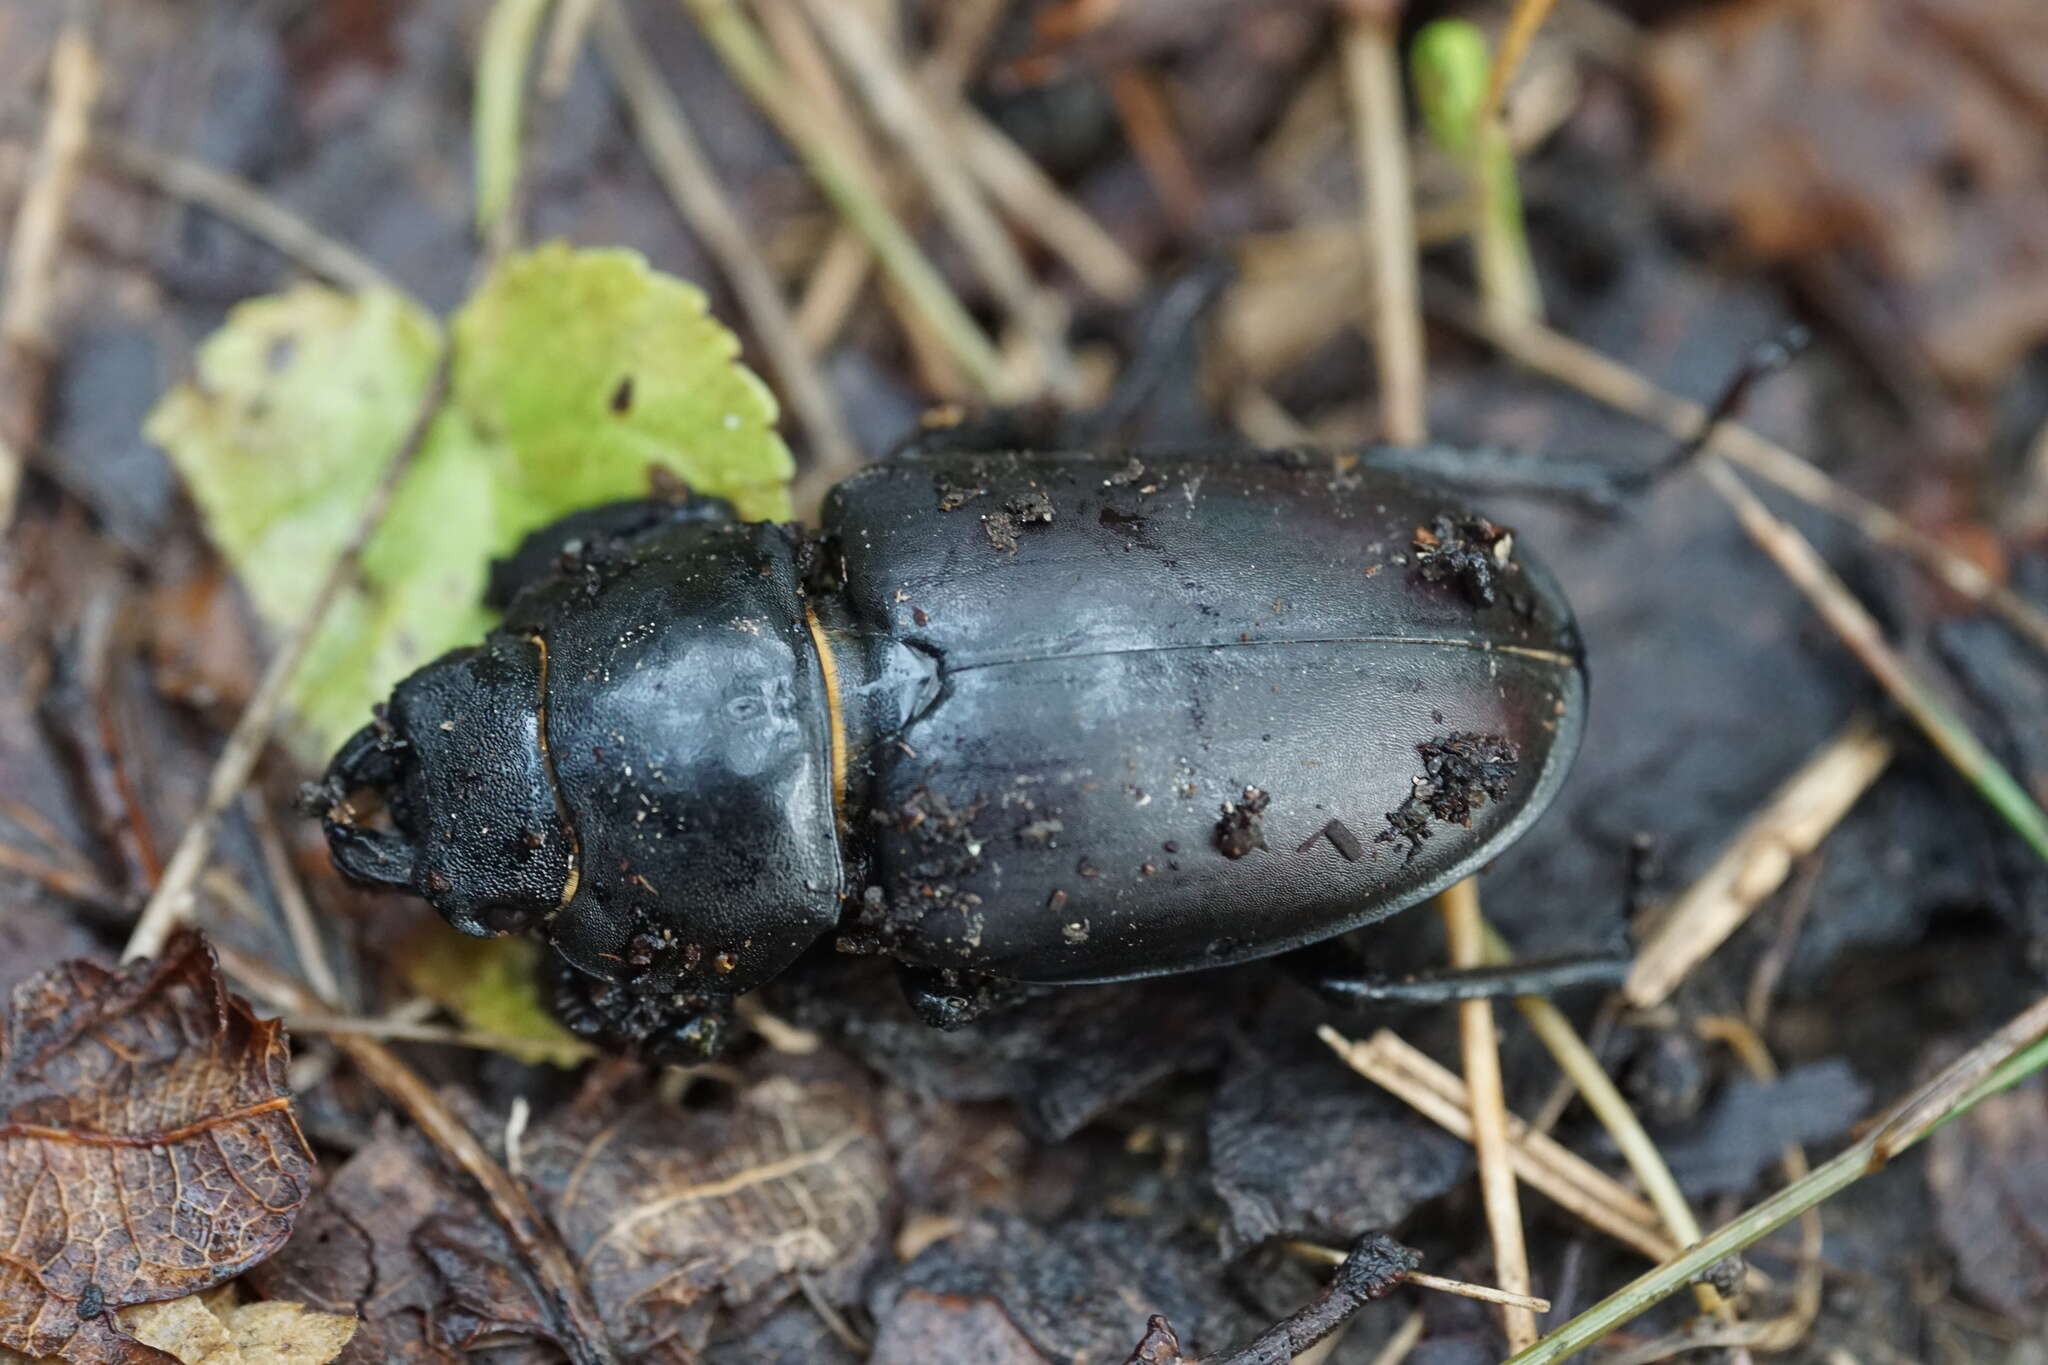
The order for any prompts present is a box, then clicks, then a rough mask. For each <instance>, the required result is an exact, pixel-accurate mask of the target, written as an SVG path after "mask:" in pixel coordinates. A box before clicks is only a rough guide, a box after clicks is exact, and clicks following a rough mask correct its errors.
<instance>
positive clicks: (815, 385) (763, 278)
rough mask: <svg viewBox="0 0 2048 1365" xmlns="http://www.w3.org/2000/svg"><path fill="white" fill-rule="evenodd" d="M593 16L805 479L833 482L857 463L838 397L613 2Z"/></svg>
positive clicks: (643, 139)
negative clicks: (776, 405) (745, 325)
mask: <svg viewBox="0 0 2048 1365" xmlns="http://www.w3.org/2000/svg"><path fill="white" fill-rule="evenodd" d="M595 22H596V25H597V30H596V32H597V45H598V50H599V52H600V53H601V54H602V55H603V57H604V60H605V63H606V65H607V66H608V67H609V68H610V70H611V73H612V79H613V81H614V82H615V83H616V84H617V85H618V89H619V95H620V97H621V98H622V99H624V100H625V102H626V107H627V108H628V109H629V110H630V111H631V112H632V115H633V124H634V127H635V128H636V129H637V130H638V132H639V134H640V145H641V147H642V149H643V150H645V151H646V153H647V159H648V160H649V161H650V162H652V163H653V165H654V172H655V175H656V177H657V178H659V179H660V181H661V184H662V188H663V189H664V190H665V191H667V193H668V197H669V200H670V202H672V203H673V204H674V205H675V206H676V209H677V211H678V212H679V213H681V214H682V216H683V218H684V220H685V221H686V222H688V223H689V225H690V230H691V231H692V232H694V233H696V234H697V237H698V240H700V241H702V242H703V243H704V246H705V249H706V250H708V251H709V252H710V253H711V254H712V256H714V257H715V258H716V259H717V261H718V264H719V268H720V269H721V270H723V271H724V272H725V276H726V279H727V280H729V281H730V282H731V284H732V288H733V294H734V295H735V297H737V298H738V300H739V304H740V308H741V310H742V311H743V312H744V313H745V314H746V316H747V321H748V322H749V323H751V324H752V326H753V329H754V334H755V335H756V336H757V337H759V338H760V342H761V348H762V350H763V351H765V352H766V353H767V357H768V366H769V369H770V370H771V371H772V372H773V374H774V376H775V378H776V380H777V381H778V382H779V383H780V385H781V388H782V392H783V393H784V394H785V395H786V396H787V397H788V399H789V405H790V407H791V408H792V409H794V410H795V413H796V417H797V420H798V421H799V422H800V423H802V425H803V428H804V431H805V432H806V433H807V434H808V435H809V436H810V439H811V461H810V464H809V466H808V468H807V469H806V471H805V477H806V479H807V480H811V481H822V485H823V486H824V487H829V486H830V485H831V484H833V483H837V482H838V481H839V480H840V479H843V478H845V477H846V476H847V475H848V474H851V473H852V472H853V471H854V470H856V469H858V468H860V466H861V463H862V461H861V454H860V448H859V446H857V445H856V444H855V443H854V439H853V435H852V433H851V432H850V431H849V430H848V428H847V425H846V417H845V414H844V413H842V412H841V411H840V408H839V401H838V399H837V398H836V397H834V396H833V393H832V391H831V389H830V387H829V386H828V385H827V384H826V383H825V381H824V379H823V377H822V376H820V375H819V373H818V368H817V365H816V363H815V359H814V356H813V355H812V353H811V351H810V349H809V348H808V347H807V346H805V345H804V343H803V341H802V340H801V339H799V337H798V335H797V330H796V322H795V319H794V318H793V317H792V316H791V315H790V311H789V305H788V303H787V301H786V300H785V299H784V298H783V296H782V289H781V286H780V285H778V284H777V283H776V281H775V276H774V273H773V272H772V271H770V270H769V268H768V265H767V263H766V262H765V261H763V260H762V259H761V253H760V251H759V250H758V248H757V247H756V246H755V244H754V238H753V236H752V234H750V233H749V232H748V231H747V229H746V227H745V225H744V224H743V223H742V222H741V221H740V217H739V215H738V214H737V213H736V212H734V210H733V208H732V205H731V204H730V203H729V202H728V201H727V199H726V196H725V191H724V189H723V187H722V186H721V185H720V184H719V182H718V176H717V173H716V172H715V171H714V170H713V169H712V166H711V162H710V159H709V158H708V157H706V156H705V155H704V151H703V148H702V147H701V146H700V145H699V143H698V141H697V138H696V135H695V133H693V132H692V131H691V128H690V125H689V123H688V122H687V120H686V119H685V118H684V115H683V111H682V108H681V106H680V105H678V104H677V103H676V100H675V98H674V96H673V95H672V94H671V93H670V92H669V89H668V85H667V82H665V81H664V80H663V79H662V76H661V73H660V71H658V70H657V69H656V68H655V65H654V62H653V61H652V60H651V59H650V58H649V57H648V55H647V50H646V48H645V47H644V46H642V44H641V43H640V41H639V38H638V37H637V36H636V35H635V34H634V33H633V30H632V27H631V24H630V22H629V21H628V20H627V18H626V16H625V14H624V12H623V11H621V10H620V8H619V7H618V6H617V5H616V4H609V3H607V4H602V5H601V6H600V7H599V12H598V14H597V16H596V19H595Z"/></svg>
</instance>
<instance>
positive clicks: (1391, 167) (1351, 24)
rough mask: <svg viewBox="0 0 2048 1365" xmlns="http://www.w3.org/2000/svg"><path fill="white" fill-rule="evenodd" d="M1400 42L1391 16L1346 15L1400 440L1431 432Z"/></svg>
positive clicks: (1362, 178) (1391, 410) (1377, 321)
mask: <svg viewBox="0 0 2048 1365" xmlns="http://www.w3.org/2000/svg"><path fill="white" fill-rule="evenodd" d="M1398 41H1399V34H1398V32H1397V30H1396V26H1395V21H1394V19H1393V17H1392V16H1391V15H1385V16H1383V15H1379V14H1375V13H1365V12H1360V13H1357V14H1354V15H1352V16H1350V17H1348V18H1346V19H1345V20H1344V21H1343V32H1342V36H1341V38H1340V42H1341V43H1342V44H1343V62H1344V77H1345V84H1346V88H1347V89H1348V91H1349V93H1350V100H1351V117H1352V125H1353V136H1354V140H1355V146H1356V152H1357V156H1358V171H1359V183H1360V186H1361V192H1362V193H1363V195H1364V197H1365V202H1364V205H1363V214H1364V223H1365V247H1366V256H1367V259H1369V260H1370V261H1371V262H1372V266H1373V310H1372V337H1373V359H1374V362H1375V364H1376V365H1377V366H1378V370H1379V400H1380V413H1381V418H1380V425H1381V430H1382V432H1383V434H1384V435H1385V437H1386V440H1387V441H1388V442H1389V443H1390V444H1392V445H1421V444H1422V442H1423V440H1424V437H1425V435H1426V433H1427V430H1428V400H1427V397H1426V395H1425V394H1424V392H1423V354H1422V310H1421V293H1422V291H1421V285H1420V283H1419V280H1418V277H1417V272H1416V263H1415V211H1414V204H1413V190H1412V188H1411V184H1410V179H1409V174H1408V130H1407V125H1406V122H1405V120H1404V119H1403V117H1402V108H1401V64H1400V56H1399V53H1398V51H1397V50H1396V44H1397V43H1398Z"/></svg>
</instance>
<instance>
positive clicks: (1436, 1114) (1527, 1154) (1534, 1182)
mask: <svg viewBox="0 0 2048 1365" xmlns="http://www.w3.org/2000/svg"><path fill="white" fill-rule="evenodd" d="M1316 1036H1317V1037H1319V1038H1321V1039H1322V1040H1323V1041H1324V1042H1325V1043H1327V1044H1328V1045H1329V1046H1330V1047H1331V1049H1332V1050H1334V1051H1335V1052H1336V1053H1337V1055H1338V1056H1339V1057H1341V1058H1342V1059H1343V1060H1344V1063H1345V1065H1347V1066H1349V1067H1350V1068H1351V1069H1352V1070H1353V1071H1356V1072H1357V1073H1358V1074H1359V1075H1361V1076H1363V1077H1365V1078H1366V1079H1367V1080H1369V1081H1371V1082H1372V1083H1373V1084H1374V1085H1377V1086H1379V1087H1380V1088H1381V1089H1383V1090H1385V1091H1387V1092H1388V1093H1389V1094H1391V1095H1394V1096H1396V1097H1397V1098H1399V1099H1400V1100H1401V1101H1403V1102H1404V1103H1406V1104H1407V1105H1408V1106H1409V1107H1410V1108H1412V1109H1414V1110H1415V1111H1416V1112H1417V1113H1418V1114H1421V1115H1422V1116H1423V1117H1424V1118H1426V1119H1428V1120H1429V1121H1430V1122H1432V1123H1434V1124H1436V1125H1437V1126H1438V1127H1440V1128H1442V1129H1443V1130H1444V1131H1445V1132H1447V1133H1450V1134H1452V1135H1453V1136H1455V1137H1458V1138H1461V1139H1463V1140H1464V1141H1466V1142H1470V1141H1471V1140H1472V1115H1471V1109H1470V1099H1469V1096H1468V1094H1467V1092H1466V1089H1465V1084H1464V1082H1463V1081H1462V1080H1460V1079H1459V1078H1458V1077H1457V1076H1456V1075H1455V1074H1453V1073H1452V1072H1449V1071H1446V1070H1445V1069H1444V1068H1443V1067H1441V1066H1439V1065H1437V1063H1436V1062H1434V1061H1433V1060H1431V1059H1430V1058H1429V1057H1427V1056H1425V1055H1423V1054H1422V1053H1420V1052H1418V1051H1416V1050H1415V1049H1414V1048H1413V1047H1410V1046H1409V1045H1408V1044H1407V1043H1405V1042H1403V1041H1402V1040H1401V1039H1400V1038H1398V1037H1397V1036H1395V1035H1394V1034H1393V1033H1392V1032H1390V1031H1388V1030H1386V1029H1381V1030H1379V1031H1378V1032H1377V1033H1375V1034H1374V1035H1373V1036H1372V1037H1371V1038H1369V1039H1363V1040H1360V1041H1356V1042H1354V1041H1352V1040H1350V1039H1347V1038H1345V1037H1344V1036H1343V1035H1342V1034H1340V1033H1338V1032H1337V1031H1336V1030H1335V1029H1333V1028H1331V1027H1329V1026H1328V1025H1327V1024H1326V1025H1324V1026H1323V1027H1321V1028H1319V1029H1317V1030H1316ZM1508 1134H1509V1137H1510V1138H1511V1139H1512V1144H1511V1146H1510V1148H1509V1152H1510V1155H1511V1157H1512V1159H1513V1161H1514V1165H1515V1174H1516V1175H1517V1176H1518V1177H1520V1178H1521V1180H1522V1181H1523V1183H1525V1184H1527V1185H1528V1186H1529V1187H1530V1188H1531V1189H1534V1190H1537V1191H1540V1192H1541V1193H1542V1194H1543V1195H1544V1196H1545V1197H1546V1198H1548V1199H1550V1200H1552V1201H1553V1202H1554V1203H1556V1204H1557V1205H1558V1206H1559V1207H1560V1208H1563V1209H1564V1210H1566V1211H1567V1212H1569V1213H1571V1214H1573V1215H1574V1216H1576V1217H1577V1218H1579V1219H1580V1220H1581V1221H1583V1222H1584V1223H1586V1224H1587V1226H1589V1227H1593V1228H1596V1229H1598V1230H1599V1231H1601V1232H1604V1233H1606V1234H1607V1235H1608V1236H1610V1237H1612V1238H1614V1239H1615V1240H1616V1241H1618V1242H1620V1243H1622V1244H1623V1245H1625V1246H1628V1247H1632V1248H1634V1249H1635V1250H1636V1251H1639V1252H1641V1253H1642V1254H1643V1255H1644V1256H1647V1257H1648V1258H1650V1259H1651V1260H1653V1261H1662V1260H1667V1259H1669V1258H1670V1257H1672V1256H1675V1255H1677V1254H1678V1252H1679V1250H1680V1248H1679V1246H1678V1244H1677V1243H1676V1242H1674V1241H1673V1240H1672V1239H1671V1238H1670V1237H1668V1236H1666V1235H1665V1233H1664V1232H1663V1231H1662V1230H1661V1229H1660V1228H1659V1227H1658V1226H1657V1211H1656V1210H1655V1209H1653V1208H1652V1207H1650V1205H1649V1204H1647V1203H1645V1202H1644V1201H1643V1199H1642V1198H1641V1197H1640V1196H1638V1195H1636V1194H1634V1193H1632V1192H1630V1191H1629V1190H1627V1189H1625V1188H1624V1187H1623V1186H1622V1185H1621V1184H1620V1183H1619V1182H1618V1181H1616V1180H1614V1179H1613V1178H1612V1177H1610V1176H1608V1175H1607V1174H1606V1173H1604V1172H1603V1171H1601V1170H1600V1169H1599V1168H1597V1167H1595V1166H1594V1165H1592V1164H1591V1163H1590V1162H1588V1161H1586V1160H1585V1159H1584V1158H1583V1157H1580V1156H1578V1155H1577V1154H1576V1153H1574V1152H1571V1151H1569V1150H1568V1149H1566V1148H1565V1147H1563V1146H1561V1145H1559V1144H1558V1143H1557V1142H1556V1141H1555V1140H1553V1139H1552V1138H1550V1137H1548V1136H1546V1135H1545V1134H1542V1133H1538V1132H1535V1131H1534V1130H1533V1129H1531V1128H1530V1127H1529V1126H1528V1125H1527V1124H1525V1123H1523V1122H1522V1121H1521V1120H1520V1119H1518V1118H1515V1117H1514V1116H1512V1115H1510V1116H1509V1120H1508Z"/></svg>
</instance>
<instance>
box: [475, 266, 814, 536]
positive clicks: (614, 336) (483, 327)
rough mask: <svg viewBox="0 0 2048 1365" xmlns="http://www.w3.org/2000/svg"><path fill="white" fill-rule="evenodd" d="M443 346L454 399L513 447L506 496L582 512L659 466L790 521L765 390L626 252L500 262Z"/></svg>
mask: <svg viewBox="0 0 2048 1365" xmlns="http://www.w3.org/2000/svg"><path fill="white" fill-rule="evenodd" d="M455 342H456V348H455V374H454V382H455V396H456V401H457V402H459V403H460V404H461V405H462V406H463V408H464V409H465V410H467V411H468V412H469V414H470V415H471V416H472V418H474V420H475V421H476V423H477V425H478V427H479V429H481V430H482V431H483V432H484V433H485V435H486V436H487V437H489V438H491V439H493V440H498V441H503V442H506V443H507V444H509V445H510V446H512V447H513V448H514V449H515V450H517V451H518V454H519V459H518V467H517V469H516V470H515V471H514V473H515V478H514V481H513V482H511V483H510V484H508V485H507V486H506V487H504V488H503V489H502V490H501V491H502V493H503V494H504V495H505V497H507V498H508V499H511V500H515V501H517V502H519V503H521V504H524V505H529V506H531V505H540V504H545V505H547V506H550V507H562V506H568V507H586V506H589V505H590V504H592V503H598V502H603V501H606V500H607V499H611V498H620V497H630V496H633V495H634V494H636V493H639V492H643V491H645V489H646V487H647V474H648V470H649V468H650V467H657V468H660V469H664V470H667V471H668V472H670V473H672V474H674V475H675V476H676V477H677V478H679V479H681V480H682V481H683V483H684V484H686V485H687V486H688V487H690V488H691V489H692V490H694V491H697V492H703V493H714V494H717V495H718V496H720V497H725V498H730V499H731V500H732V502H733V504H734V506H736V507H737V508H738V509H739V511H740V515H741V516H743V517H747V518H749V519H753V520H776V519H780V518H785V517H787V516H788V515H789V494H788V488H787V484H788V480H789V476H790V474H791V472H792V471H793V469H794V467H795V466H794V462H793V461H792V460H791V458H790V454H789V448H788V447H787V446H785V445H784V444H783V443H782V438H781V437H780V436H778V435H776V433H775V418H776V405H775V396H774V395H773V394H772V393H770V392H769V390H768V387H767V385H765V384H763V383H762V382H761V380H760V379H759V378H758V377H756V376H755V375H754V374H753V373H752V372H751V371H749V370H747V369H746V368H744V367H743V366H741V365H739V364H738V363H736V357H737V356H738V354H739V341H738V339H737V338H735V337H734V336H733V334H732V333H731V332H729V331H727V330H726V329H725V327H723V326H722V325H720V324H719V322H718V321H717V320H716V319H715V318H713V317H712V316H711V315H710V314H709V313H708V312H707V311H706V307H705V301H704V294H703V291H701V290H699V289H698V288H697V287H696V286H695V285H692V284H689V283H687V282H686V281H683V280H679V279H676V278H674V277H673V276H669V275H663V274H660V273H659V272H657V271H655V270H653V269H652V268H650V267H649V266H648V264H647V261H646V259H645V258H644V257H642V256H641V255H640V254H639V253H638V252H633V251H625V250H617V249H600V250H575V249H572V248H570V247H568V246H566V245H564V244H562V243H559V242H555V243H550V244H548V245H546V246H542V247H538V248H536V249H534V250H532V251H529V252H525V253H522V254H520V255H516V256H512V257H509V258H507V259H506V260H505V261H504V262H503V263H501V264H500V265H499V266H498V268H497V269H496V270H495V271H493V272H492V274H491V277H490V278H489V279H488V280H487V281H485V283H484V284H483V286H482V287H481V288H480V289H479V290H478V291H477V293H476V295H475V297H473V298H472V299H471V300H470V301H469V302H468V303H467V304H466V305H465V306H464V307H463V309H462V311H461V312H460V313H458V314H457V315H456V318H455Z"/></svg>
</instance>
